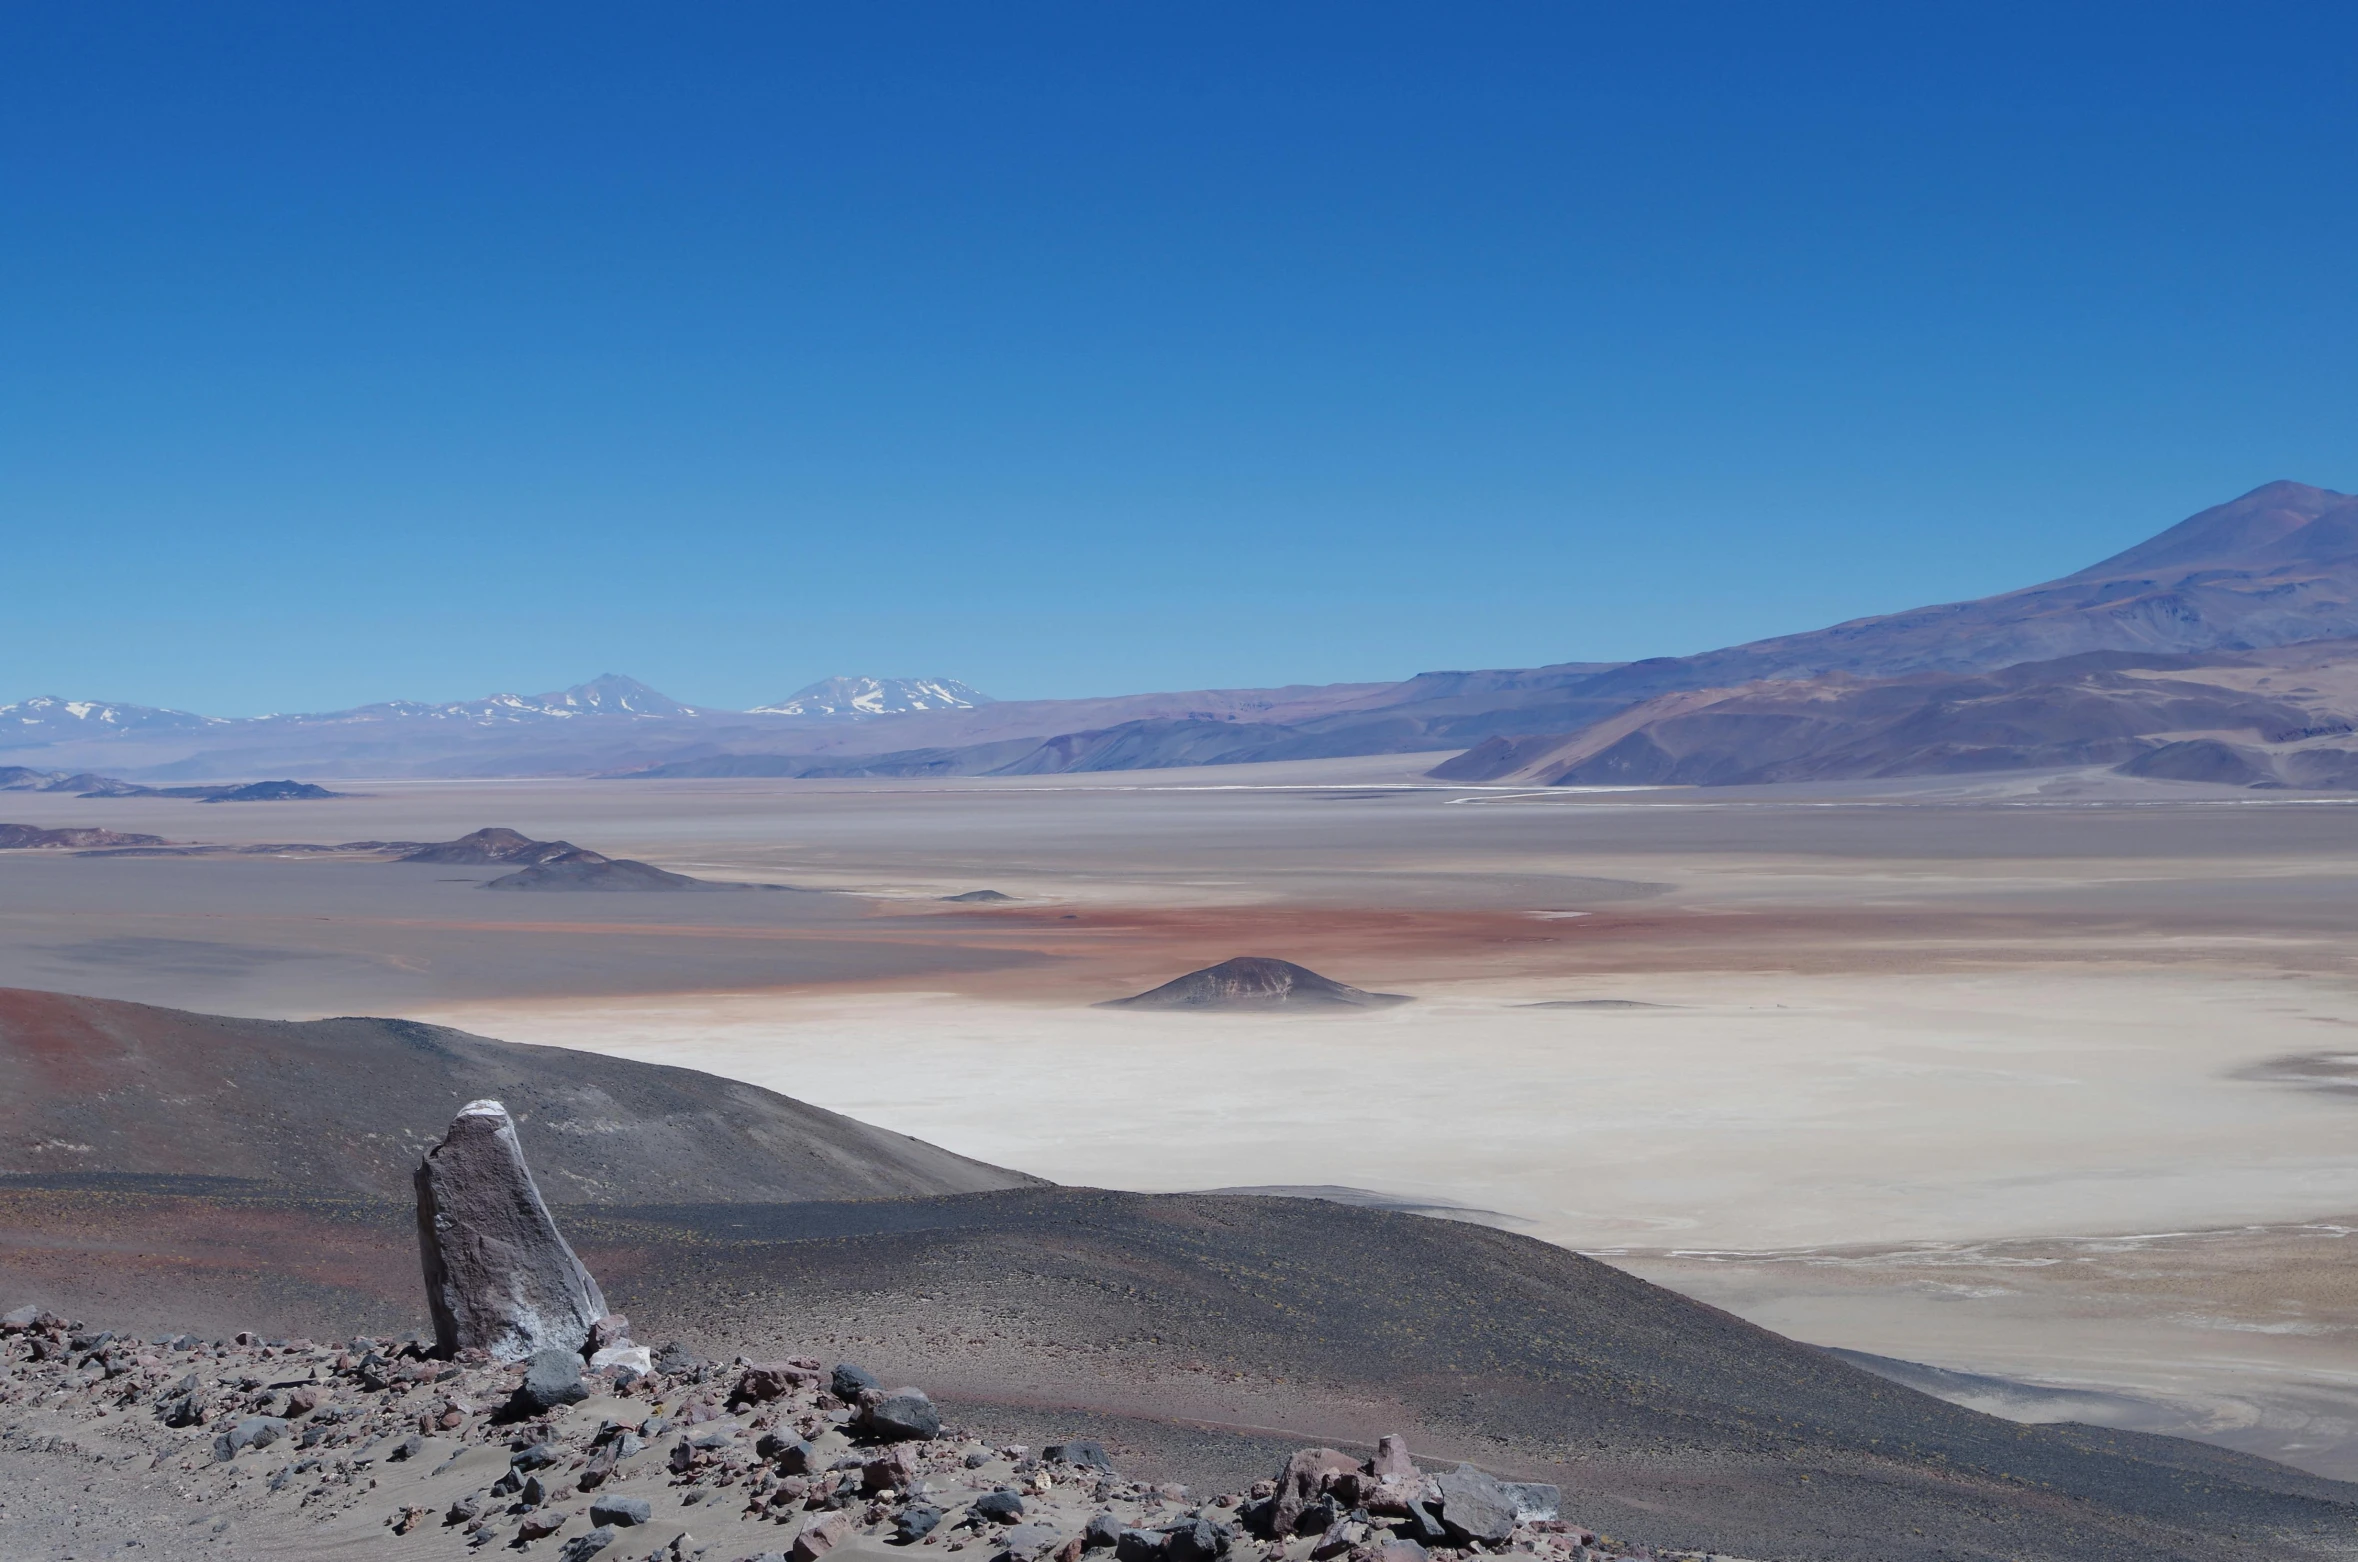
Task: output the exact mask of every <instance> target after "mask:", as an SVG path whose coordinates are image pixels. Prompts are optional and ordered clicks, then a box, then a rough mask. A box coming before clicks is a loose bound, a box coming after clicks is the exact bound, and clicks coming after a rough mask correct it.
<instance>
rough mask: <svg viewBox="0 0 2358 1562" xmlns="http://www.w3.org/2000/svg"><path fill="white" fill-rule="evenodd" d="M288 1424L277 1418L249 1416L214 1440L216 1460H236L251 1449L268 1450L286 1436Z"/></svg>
mask: <svg viewBox="0 0 2358 1562" xmlns="http://www.w3.org/2000/svg"><path fill="white" fill-rule="evenodd" d="M286 1430H287V1424H286V1422H285V1421H283V1420H281V1419H280V1418H279V1417H277V1416H248V1417H246V1418H245V1419H244V1420H242V1421H240V1422H239V1423H238V1424H237V1425H235V1426H233V1427H231V1428H230V1429H229V1430H228V1431H226V1432H223V1433H222V1434H221V1435H220V1436H219V1437H216V1438H214V1439H213V1457H214V1458H215V1459H221V1460H228V1459H234V1458H236V1457H237V1456H238V1455H239V1454H241V1453H243V1452H244V1451H245V1450H247V1449H249V1448H268V1447H269V1446H270V1445H271V1444H272V1443H275V1442H277V1441H278V1440H279V1439H280V1438H281V1437H283V1436H285V1435H286Z"/></svg>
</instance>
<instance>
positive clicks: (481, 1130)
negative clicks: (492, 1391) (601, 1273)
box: [416, 1101, 607, 1361]
mask: <svg viewBox="0 0 2358 1562" xmlns="http://www.w3.org/2000/svg"><path fill="white" fill-rule="evenodd" d="M416 1183H417V1193H418V1250H419V1256H420V1259H421V1261H422V1262H423V1265H424V1268H425V1276H426V1303H427V1305H428V1307H430V1308H431V1309H432V1311H433V1314H434V1338H435V1342H436V1344H437V1345H438V1346H439V1348H440V1349H441V1351H442V1353H443V1354H444V1355H450V1354H453V1353H455V1352H457V1351H460V1350H465V1349H468V1348H478V1349H482V1350H486V1351H489V1352H490V1353H491V1355H492V1357H493V1359H495V1360H498V1361H521V1360H522V1359H524V1358H525V1357H527V1356H531V1355H534V1354H536V1353H538V1352H541V1351H546V1350H566V1351H571V1352H573V1353H575V1354H576V1355H579V1354H580V1351H581V1348H582V1346H583V1345H584V1344H586V1343H587V1342H588V1340H589V1337H590V1329H591V1327H592V1325H594V1324H595V1323H596V1322H597V1321H598V1320H599V1319H600V1318H603V1317H605V1316H606V1315H607V1308H606V1298H605V1297H604V1296H603V1295H602V1294H600V1292H599V1290H598V1282H597V1281H595V1280H593V1279H591V1278H590V1272H589V1271H588V1270H587V1269H584V1268H583V1267H582V1264H581V1260H580V1259H578V1258H576V1257H574V1256H573V1249H572V1248H570V1247H568V1246H567V1245H566V1243H565V1238H564V1236H563V1234H562V1233H560V1232H559V1231H558V1230H557V1223H556V1221H554V1220H553V1219H551V1218H550V1216H549V1210H548V1206H547V1205H546V1204H545V1203H543V1202H542V1201H541V1197H540V1189H539V1188H538V1187H537V1186H535V1185H534V1183H533V1181H532V1170H531V1168H530V1167H528V1166H527V1165H525V1163H524V1147H523V1145H522V1143H521V1142H520V1141H519V1140H518V1139H517V1137H516V1125H515V1123H514V1122H512V1121H511V1120H510V1119H509V1117H508V1112H507V1108H506V1107H504V1106H502V1105H500V1104H499V1103H498V1102H497V1101H471V1102H469V1103H468V1104H467V1105H466V1107H465V1108H464V1109H462V1110H461V1111H460V1112H459V1115H458V1116H457V1117H455V1118H453V1119H451V1124H450V1131H449V1132H448V1133H446V1134H444V1135H443V1137H442V1142H441V1143H440V1144H438V1145H436V1146H435V1147H434V1148H433V1149H431V1150H428V1151H427V1152H426V1158H425V1160H424V1161H423V1162H422V1163H421V1164H420V1165H419V1167H418V1170H417V1176H416Z"/></svg>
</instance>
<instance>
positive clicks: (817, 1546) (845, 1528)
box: [788, 1513, 851, 1562]
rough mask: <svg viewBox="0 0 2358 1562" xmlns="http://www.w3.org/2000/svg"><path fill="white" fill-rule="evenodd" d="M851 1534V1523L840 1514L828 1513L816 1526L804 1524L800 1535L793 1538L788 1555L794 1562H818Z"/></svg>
mask: <svg viewBox="0 0 2358 1562" xmlns="http://www.w3.org/2000/svg"><path fill="white" fill-rule="evenodd" d="M850 1533H851V1521H850V1520H849V1519H847V1518H845V1517H844V1516H843V1515H842V1514H840V1513H830V1514H828V1515H827V1516H826V1517H825V1518H823V1519H821V1520H819V1521H818V1522H817V1523H816V1524H806V1525H804V1526H803V1530H802V1533H801V1534H799V1535H797V1536H795V1537H794V1549H793V1550H792V1551H791V1552H789V1553H788V1555H789V1556H791V1557H792V1558H793V1559H794V1562H819V1558H821V1557H823V1556H825V1555H826V1554H827V1553H828V1552H830V1551H833V1550H834V1549H835V1547H836V1546H837V1544H839V1543H840V1542H841V1541H842V1540H843V1539H844V1537H846V1536H847V1535H849V1534H850Z"/></svg>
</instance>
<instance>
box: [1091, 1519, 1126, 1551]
mask: <svg viewBox="0 0 2358 1562" xmlns="http://www.w3.org/2000/svg"><path fill="white" fill-rule="evenodd" d="M1126 1528H1128V1526H1127V1525H1125V1524H1124V1523H1123V1522H1122V1521H1121V1520H1120V1519H1118V1518H1116V1517H1114V1516H1113V1515H1112V1514H1110V1513H1100V1514H1098V1515H1097V1516H1096V1517H1095V1518H1093V1519H1091V1520H1090V1521H1089V1522H1088V1524H1087V1525H1086V1526H1084V1527H1083V1528H1082V1530H1081V1549H1082V1550H1084V1551H1103V1550H1104V1549H1105V1548H1106V1547H1108V1546H1118V1545H1120V1544H1121V1543H1122V1531H1123V1530H1125V1529H1126Z"/></svg>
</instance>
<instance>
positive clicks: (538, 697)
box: [263, 673, 703, 727]
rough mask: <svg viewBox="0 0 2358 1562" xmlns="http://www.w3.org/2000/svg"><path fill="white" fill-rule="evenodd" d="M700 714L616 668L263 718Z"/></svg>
mask: <svg viewBox="0 0 2358 1562" xmlns="http://www.w3.org/2000/svg"><path fill="white" fill-rule="evenodd" d="M702 714H703V712H701V711H699V710H697V709H696V708H695V707H694V706H691V705H682V704H681V703H680V702H679V701H677V700H675V699H673V698H672V697H671V696H670V695H668V694H662V693H659V692H657V691H656V690H654V689H650V688H648V687H647V686H646V685H645V684H643V683H641V682H639V681H638V680H637V679H636V678H625V677H623V676H622V675H621V674H620V673H604V674H601V675H600V676H598V677H596V678H592V679H591V680H590V681H589V682H587V683H577V684H575V685H574V686H573V687H572V688H570V689H558V690H555V691H553V692H551V693H548V694H493V695H487V696H486V697H484V698H483V699H480V700H454V701H451V702H449V703H447V704H433V703H430V702H428V701H424V700H384V701H381V702H379V703H378V704H375V705H363V706H360V707H358V708H357V709H354V710H346V711H330V712H327V713H325V714H323V715H311V716H270V717H265V718H263V719H264V720H268V721H274V722H280V723H297V724H301V725H305V726H311V725H341V724H348V723H364V722H396V721H427V722H462V723H465V724H467V725H470V726H478V727H497V726H510V725H517V724H537V723H541V722H549V721H571V720H575V719H577V718H579V717H584V716H623V717H630V718H635V719H639V720H647V719H653V718H662V717H680V716H698V715H702Z"/></svg>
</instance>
